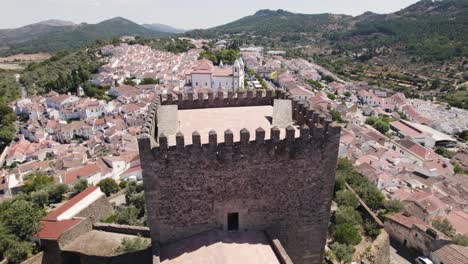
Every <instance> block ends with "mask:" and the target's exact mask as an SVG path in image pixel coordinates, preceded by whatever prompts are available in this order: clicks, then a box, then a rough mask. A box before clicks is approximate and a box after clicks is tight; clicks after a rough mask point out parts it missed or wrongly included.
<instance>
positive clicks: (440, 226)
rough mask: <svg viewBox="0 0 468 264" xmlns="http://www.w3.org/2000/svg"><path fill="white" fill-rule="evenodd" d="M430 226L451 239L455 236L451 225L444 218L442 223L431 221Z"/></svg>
mask: <svg viewBox="0 0 468 264" xmlns="http://www.w3.org/2000/svg"><path fill="white" fill-rule="evenodd" d="M432 226H433V227H435V228H436V229H437V230H439V231H440V232H442V233H444V234H445V235H446V236H449V237H453V236H454V235H455V229H453V226H452V224H450V222H449V221H448V220H447V218H444V220H442V221H438V220H435V221H432Z"/></svg>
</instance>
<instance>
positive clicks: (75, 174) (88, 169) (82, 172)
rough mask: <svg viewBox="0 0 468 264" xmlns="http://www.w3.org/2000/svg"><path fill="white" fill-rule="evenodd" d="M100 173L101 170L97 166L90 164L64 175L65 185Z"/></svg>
mask: <svg viewBox="0 0 468 264" xmlns="http://www.w3.org/2000/svg"><path fill="white" fill-rule="evenodd" d="M99 172H100V168H99V166H98V165H96V164H88V165H85V166H83V167H80V168H77V169H72V170H69V171H66V172H65V174H64V175H63V183H65V184H72V183H74V182H75V181H77V180H78V179H79V178H88V177H90V176H93V175H95V174H97V173H99Z"/></svg>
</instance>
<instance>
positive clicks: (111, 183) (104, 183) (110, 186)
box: [97, 178, 119, 196]
mask: <svg viewBox="0 0 468 264" xmlns="http://www.w3.org/2000/svg"><path fill="white" fill-rule="evenodd" d="M97 186H98V187H100V188H101V191H102V192H104V193H105V194H106V195H107V196H110V195H111V194H112V193H116V192H118V191H119V185H118V184H117V182H116V181H115V180H114V179H111V178H106V179H104V180H101V181H100V182H99V183H98V184H97Z"/></svg>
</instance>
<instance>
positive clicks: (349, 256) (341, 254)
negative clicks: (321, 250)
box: [330, 242, 353, 263]
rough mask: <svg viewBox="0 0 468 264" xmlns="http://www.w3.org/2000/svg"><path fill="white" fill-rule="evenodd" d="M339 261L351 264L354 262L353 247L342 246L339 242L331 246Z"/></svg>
mask: <svg viewBox="0 0 468 264" xmlns="http://www.w3.org/2000/svg"><path fill="white" fill-rule="evenodd" d="M330 248H331V250H333V253H335V256H336V258H337V260H338V261H339V262H340V263H351V261H353V247H352V246H350V245H345V244H341V243H338V242H335V243H333V244H332V245H331V246H330Z"/></svg>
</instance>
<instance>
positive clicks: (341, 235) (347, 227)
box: [335, 223, 362, 245]
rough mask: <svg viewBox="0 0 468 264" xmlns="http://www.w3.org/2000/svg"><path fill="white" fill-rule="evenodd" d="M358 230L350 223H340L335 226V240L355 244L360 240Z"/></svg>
mask: <svg viewBox="0 0 468 264" xmlns="http://www.w3.org/2000/svg"><path fill="white" fill-rule="evenodd" d="M361 239H362V238H361V235H360V234H359V230H358V229H357V228H356V227H354V226H353V225H351V224H347V223H345V224H341V225H338V226H336V230H335V240H336V241H337V242H339V243H342V244H346V245H357V244H359V243H360V242H361Z"/></svg>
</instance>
